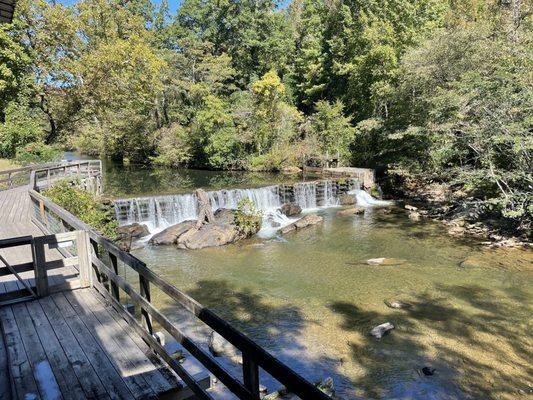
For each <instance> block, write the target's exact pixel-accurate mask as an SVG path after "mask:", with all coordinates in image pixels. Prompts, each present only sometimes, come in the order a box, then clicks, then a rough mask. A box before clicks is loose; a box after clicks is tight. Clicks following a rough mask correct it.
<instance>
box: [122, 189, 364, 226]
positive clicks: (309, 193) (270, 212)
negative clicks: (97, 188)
mask: <svg viewBox="0 0 533 400" xmlns="http://www.w3.org/2000/svg"><path fill="white" fill-rule="evenodd" d="M360 188H361V182H360V181H359V180H358V179H353V178H350V179H338V180H330V179H328V180H319V181H312V182H301V183H295V184H291V185H273V186H265V187H259V188H254V189H229V190H215V191H209V192H207V194H208V196H209V200H210V203H211V206H212V208H213V211H216V210H218V209H220V208H228V209H236V208H237V204H238V203H239V201H240V200H242V199H246V198H247V199H250V200H251V201H252V202H253V203H254V205H255V206H256V207H257V209H259V210H261V211H263V214H264V217H265V222H267V221H269V220H278V219H283V217H284V216H282V215H280V213H279V212H277V210H278V208H279V207H280V206H281V205H282V204H285V203H290V202H292V203H296V204H298V205H299V206H300V207H301V208H302V209H303V210H310V209H315V208H317V207H331V206H336V205H338V204H339V197H340V196H341V195H343V194H347V193H348V192H350V191H353V190H358V189H360ZM115 213H116V217H117V220H118V222H119V224H120V225H128V224H132V223H135V222H137V223H143V224H146V225H147V226H148V229H149V230H150V232H154V231H157V230H161V229H164V228H166V227H168V226H170V225H174V224H177V223H180V222H183V221H187V220H194V219H197V217H198V201H197V199H196V195H195V194H193V193H187V194H178V195H167V196H153V197H138V198H131V199H123V200H116V201H115ZM278 222H280V223H282V224H283V221H278Z"/></svg>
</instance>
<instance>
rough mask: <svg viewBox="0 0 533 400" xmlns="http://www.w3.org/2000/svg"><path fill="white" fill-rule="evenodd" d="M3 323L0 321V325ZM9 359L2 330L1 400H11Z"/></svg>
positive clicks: (0, 352) (0, 356)
mask: <svg viewBox="0 0 533 400" xmlns="http://www.w3.org/2000/svg"><path fill="white" fill-rule="evenodd" d="M1 324H2V321H1V320H0V325H1ZM8 361H9V360H8V357H7V347H6V345H5V342H4V335H3V334H2V329H1V328H0V400H11V397H12V396H11V379H10V373H9V364H8Z"/></svg>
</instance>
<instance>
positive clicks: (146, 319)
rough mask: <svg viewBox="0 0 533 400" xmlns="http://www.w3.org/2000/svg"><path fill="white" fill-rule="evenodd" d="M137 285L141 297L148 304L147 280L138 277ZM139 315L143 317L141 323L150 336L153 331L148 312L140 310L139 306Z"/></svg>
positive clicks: (140, 276) (148, 290)
mask: <svg viewBox="0 0 533 400" xmlns="http://www.w3.org/2000/svg"><path fill="white" fill-rule="evenodd" d="M139 285H140V288H141V296H142V297H144V298H145V299H146V300H147V301H148V302H150V301H151V300H150V298H151V296H150V282H149V281H148V279H146V278H145V277H144V276H142V275H139ZM141 314H142V316H143V322H144V325H145V328H146V329H147V330H148V332H150V335H151V334H153V333H154V329H153V327H152V317H151V316H150V314H148V312H147V311H146V310H145V309H143V308H142V306H141Z"/></svg>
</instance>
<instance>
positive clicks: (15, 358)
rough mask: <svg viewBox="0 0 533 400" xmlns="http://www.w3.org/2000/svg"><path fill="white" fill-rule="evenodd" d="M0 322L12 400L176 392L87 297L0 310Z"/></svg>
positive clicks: (141, 346) (141, 347)
mask: <svg viewBox="0 0 533 400" xmlns="http://www.w3.org/2000/svg"><path fill="white" fill-rule="evenodd" d="M0 320H1V323H2V327H3V333H4V338H5V348H4V352H5V353H4V356H3V357H2V355H1V348H0V362H1V360H2V359H3V360H4V365H6V364H7V367H8V370H9V372H10V373H11V377H12V384H11V387H10V391H11V397H12V398H13V399H21V400H22V399H29V398H35V399H61V398H62V399H152V398H160V397H161V396H162V395H164V394H170V393H171V392H173V391H175V390H176V389H177V388H179V387H180V383H179V382H178V380H177V379H176V378H175V376H174V375H173V374H171V373H170V371H169V370H168V369H166V368H165V367H164V366H163V365H162V364H161V362H160V361H159V359H158V358H157V357H156V356H155V355H154V354H153V353H152V352H151V350H150V349H149V347H148V346H147V345H146V343H145V342H144V341H143V340H141V339H140V337H139V336H138V335H136V334H135V333H134V332H133V330H132V329H131V328H130V327H129V325H128V324H127V323H126V321H125V320H124V319H123V318H121V317H120V315H119V314H118V313H117V312H116V311H115V310H114V309H113V308H112V307H111V306H109V305H107V304H106V302H105V301H104V300H103V298H102V297H101V296H100V295H99V294H98V293H97V292H96V291H95V290H94V289H79V290H73V291H66V292H61V293H55V294H52V295H50V296H47V297H44V298H41V299H38V300H33V301H29V302H24V303H18V304H15V305H10V306H5V307H2V308H0ZM6 355H7V359H6ZM2 371H5V369H4V368H2ZM4 379H5V377H4ZM5 387H6V382H5V381H4V385H2V384H1V383H0V388H4V393H5ZM8 387H9V386H8ZM1 390H2V389H0V398H3V397H2V395H1ZM4 398H9V397H7V396H6V397H4Z"/></svg>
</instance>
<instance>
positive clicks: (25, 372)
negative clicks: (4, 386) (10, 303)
mask: <svg viewBox="0 0 533 400" xmlns="http://www.w3.org/2000/svg"><path fill="white" fill-rule="evenodd" d="M0 318H1V320H2V328H3V334H4V341H5V344H6V347H7V350H8V351H7V354H8V357H9V364H10V373H11V379H12V382H13V387H14V393H12V396H13V399H19V400H26V399H27V398H31V397H29V396H31V395H33V396H35V398H36V399H40V398H41V397H40V395H39V391H38V389H37V384H36V383H35V379H34V377H33V373H32V370H31V365H30V362H29V361H28V358H27V357H26V351H25V349H24V344H23V343H22V338H21V335H20V332H19V329H18V326H17V323H16V322H15V316H14V315H13V311H12V309H11V307H1V308H0ZM27 396H28V397H27Z"/></svg>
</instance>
